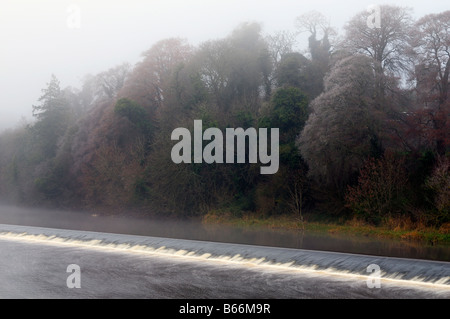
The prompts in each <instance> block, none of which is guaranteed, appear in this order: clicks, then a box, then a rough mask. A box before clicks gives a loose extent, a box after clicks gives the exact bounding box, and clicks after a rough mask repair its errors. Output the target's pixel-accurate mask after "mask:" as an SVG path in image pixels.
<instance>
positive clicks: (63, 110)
mask: <svg viewBox="0 0 450 319" xmlns="http://www.w3.org/2000/svg"><path fill="white" fill-rule="evenodd" d="M42 92H43V95H42V96H41V97H40V98H39V102H40V104H39V105H33V116H34V117H36V118H37V122H36V123H35V124H34V125H33V127H32V130H33V132H34V133H35V138H36V142H37V145H39V146H40V153H41V154H42V156H44V157H52V156H54V155H55V154H56V150H57V142H58V139H59V138H60V137H61V136H63V135H64V132H65V131H66V129H67V127H68V123H69V120H70V109H69V107H68V101H67V99H66V98H65V97H64V94H63V91H61V88H60V82H59V80H58V79H57V78H56V76H55V75H52V77H51V80H50V82H49V83H48V84H47V88H45V89H43V90H42Z"/></svg>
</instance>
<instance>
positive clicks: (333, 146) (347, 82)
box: [298, 55, 381, 196]
mask: <svg viewBox="0 0 450 319" xmlns="http://www.w3.org/2000/svg"><path fill="white" fill-rule="evenodd" d="M374 90H375V75H374V72H373V60H372V59H370V58H367V57H365V56H361V55H356V56H352V57H349V58H346V59H343V60H342V61H340V62H338V63H337V64H336V65H335V67H334V68H333V69H332V70H331V73H330V74H329V75H328V76H327V78H326V79H325V91H324V93H322V94H321V95H320V96H319V97H317V98H316V99H315V100H314V101H313V102H312V103H311V105H310V107H311V110H312V113H311V115H310V117H309V119H308V121H307V122H306V125H305V128H304V130H303V132H302V134H301V136H300V138H299V141H298V142H299V147H300V152H301V155H302V157H303V158H304V159H305V160H306V162H307V164H308V166H309V174H310V175H311V176H312V177H313V178H314V179H315V180H316V181H318V182H319V183H321V184H322V185H326V186H329V187H330V188H332V189H334V190H335V191H337V192H338V193H339V194H340V196H342V195H343V193H344V192H345V188H346V185H347V184H348V183H349V182H350V181H351V180H352V178H353V177H354V176H355V175H356V174H357V173H358V171H359V169H360V167H361V165H362V164H363V162H364V160H365V159H366V157H367V156H370V155H373V154H378V153H380V147H381V146H380V145H379V144H378V134H379V132H378V115H377V113H376V112H375V107H374V106H375V103H374Z"/></svg>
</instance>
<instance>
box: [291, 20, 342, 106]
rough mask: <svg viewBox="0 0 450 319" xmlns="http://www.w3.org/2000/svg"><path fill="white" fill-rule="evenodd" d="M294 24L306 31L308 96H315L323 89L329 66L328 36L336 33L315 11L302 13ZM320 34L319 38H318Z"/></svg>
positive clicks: (300, 29) (300, 30) (330, 48)
mask: <svg viewBox="0 0 450 319" xmlns="http://www.w3.org/2000/svg"><path fill="white" fill-rule="evenodd" d="M296 26H297V29H298V30H299V32H300V33H302V32H308V33H309V34H310V36H309V39H308V41H309V53H310V55H311V62H310V66H309V67H308V74H307V76H306V83H309V90H308V93H309V97H310V98H311V99H314V98H316V97H317V96H318V95H319V94H320V93H321V92H322V91H323V80H324V77H325V75H326V74H327V72H328V71H329V70H330V67H331V51H332V44H331V42H330V36H333V35H335V34H336V32H335V30H334V29H333V28H332V27H331V26H330V23H329V22H328V21H327V19H326V18H325V16H324V15H323V14H322V13H320V12H317V11H311V12H309V13H306V14H303V15H301V16H300V17H298V18H297V19H296ZM319 35H321V37H322V38H321V39H319V38H318V37H319Z"/></svg>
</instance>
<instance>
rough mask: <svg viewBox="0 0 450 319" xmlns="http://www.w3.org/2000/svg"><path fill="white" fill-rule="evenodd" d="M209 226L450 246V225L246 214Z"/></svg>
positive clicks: (217, 218) (209, 220)
mask: <svg viewBox="0 0 450 319" xmlns="http://www.w3.org/2000/svg"><path fill="white" fill-rule="evenodd" d="M202 222H203V223H205V224H218V225H227V226H234V227H240V228H252V229H257V228H259V229H277V230H280V231H282V230H289V231H295V230H298V231H308V232H317V233H328V234H336V235H346V236H359V237H361V236H365V237H371V238H380V239H381V238H382V239H393V240H399V241H414V242H419V243H424V244H433V245H434V244H444V245H447V244H448V245H450V225H449V224H445V225H443V226H441V227H440V228H439V229H435V228H430V227H425V226H420V225H419V226H418V225H412V224H410V223H408V222H405V221H395V220H391V221H390V222H389V224H387V225H383V226H373V225H368V224H366V223H363V222H361V221H358V220H351V221H345V222H337V221H336V222H331V221H309V220H308V218H305V220H304V221H303V222H302V221H301V220H300V219H299V218H298V217H296V216H291V215H281V216H270V217H261V216H258V215H252V214H246V215H243V216H235V215H233V214H226V213H221V214H216V213H209V214H207V215H205V216H204V217H203V218H202Z"/></svg>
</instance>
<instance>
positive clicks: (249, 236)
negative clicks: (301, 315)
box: [0, 205, 450, 261]
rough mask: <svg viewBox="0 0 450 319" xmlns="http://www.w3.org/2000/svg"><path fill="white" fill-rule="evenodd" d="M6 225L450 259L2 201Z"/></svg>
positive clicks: (341, 240)
mask: <svg viewBox="0 0 450 319" xmlns="http://www.w3.org/2000/svg"><path fill="white" fill-rule="evenodd" d="M0 224H9V225H22V226H36V227H48V228H57V229H70V230H83V231H95V232H105V233H116V234H128V235H140V236H152V237H162V238H174V239H190V240H200V241H211V242H223V243H237V244H248V245H257V246H272V247H285V248H297V249H306V250H319V251H334V252H343V253H355V254H365V255H375V256H388V257H402V258H413V259H428V260H440V261H450V247H448V246H445V245H434V246H431V245H425V244H421V243H415V242H408V241H404V242H399V241H394V240H387V239H373V238H367V237H357V236H351V237H350V236H343V235H331V234H324V233H314V232H305V233H302V232H298V231H285V230H283V231H282V230H270V229H255V228H239V227H231V226H224V225H214V224H204V223H202V222H201V221H199V220H194V219H191V220H174V219H168V218H166V219H163V218H149V217H123V216H100V215H96V214H93V213H89V212H82V211H62V210H50V209H34V208H33V209H32V208H24V207H15V206H8V205H0Z"/></svg>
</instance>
